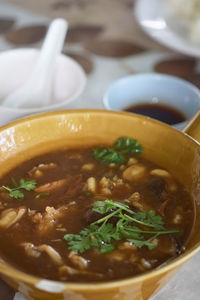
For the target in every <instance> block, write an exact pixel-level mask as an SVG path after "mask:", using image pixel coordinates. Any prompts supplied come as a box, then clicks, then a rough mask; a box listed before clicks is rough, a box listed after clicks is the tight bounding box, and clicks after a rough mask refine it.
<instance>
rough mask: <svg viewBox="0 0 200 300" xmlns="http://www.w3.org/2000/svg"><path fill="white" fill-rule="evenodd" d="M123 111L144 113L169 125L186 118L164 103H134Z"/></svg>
mask: <svg viewBox="0 0 200 300" xmlns="http://www.w3.org/2000/svg"><path fill="white" fill-rule="evenodd" d="M125 111H128V112H132V113H136V114H140V115H144V116H147V117H150V118H153V119H156V120H159V121H162V122H164V123H167V124H169V125H174V124H177V123H180V122H183V121H185V120H186V118H185V116H184V115H183V114H182V113H181V112H180V111H178V110H177V109H175V108H173V107H170V106H167V105H164V104H153V103H152V104H149V103H143V104H136V105H132V106H130V107H128V108H126V109H125Z"/></svg>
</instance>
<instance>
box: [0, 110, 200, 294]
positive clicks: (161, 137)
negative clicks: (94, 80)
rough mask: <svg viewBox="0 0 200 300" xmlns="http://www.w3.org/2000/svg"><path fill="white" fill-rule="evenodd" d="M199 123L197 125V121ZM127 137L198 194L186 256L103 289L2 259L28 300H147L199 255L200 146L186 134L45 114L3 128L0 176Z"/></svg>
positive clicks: (128, 117)
mask: <svg viewBox="0 0 200 300" xmlns="http://www.w3.org/2000/svg"><path fill="white" fill-rule="evenodd" d="M195 124H197V125H198V122H196V123H195ZM190 128H191V127H190ZM195 128H197V127H195ZM195 128H194V126H193V129H192V132H193V133H194V134H195V136H196V137H198V135H197V129H196V130H195ZM188 131H189V128H188ZM124 135H125V136H130V137H133V138H135V139H137V140H139V142H140V143H141V144H142V145H143V146H144V154H143V155H144V156H145V157H147V158H148V159H150V160H152V161H153V162H155V163H157V164H159V165H160V166H161V167H163V168H167V169H168V170H170V171H171V172H172V173H173V174H174V175H175V176H176V177H177V178H178V180H179V181H180V182H181V183H182V184H184V185H185V187H186V188H187V189H188V191H189V192H190V193H191V194H192V195H193V198H194V200H195V201H196V205H197V214H196V218H195V220H194V233H193V236H192V238H191V240H190V243H189V245H188V248H187V251H186V252H185V253H184V254H183V255H181V256H180V257H178V258H177V259H174V261H173V262H171V263H169V264H167V265H165V266H163V267H162V268H160V269H157V270H154V271H151V272H148V273H146V274H144V275H140V276H136V277H133V278H130V279H125V280H120V281H115V282H109V283H106V282H105V283H98V284H94V283H91V284H80V283H77V284H75V283H66V284H65V283H61V282H55V281H50V280H44V279H42V278H37V277H34V276H32V275H30V274H25V273H23V272H21V271H19V270H17V269H15V268H13V267H12V266H9V265H8V264H6V263H5V262H4V261H3V260H2V259H1V260H0V273H1V276H2V278H3V279H4V280H6V281H7V282H8V283H9V284H10V285H11V286H12V287H14V288H15V289H16V290H19V291H20V292H22V293H23V294H24V295H25V296H26V297H27V298H28V299H43V300H46V299H56V300H59V299H70V300H116V299H118V300H129V299H130V300H141V299H143V300H144V299H148V298H149V297H150V296H151V295H153V294H154V293H156V292H157V291H158V290H159V289H160V288H161V287H163V286H164V285H165V284H166V283H167V282H168V280H169V279H170V278H171V277H172V276H173V275H174V274H175V273H176V272H177V270H178V268H179V267H180V266H181V265H182V264H183V263H185V262H186V261H187V260H188V259H189V258H191V257H192V256H193V255H194V254H195V253H196V252H197V251H198V250H200V231H199V232H198V230H197V228H198V224H199V220H200V217H199V215H198V210H199V206H200V200H199V199H200V187H199V182H198V179H199V175H200V146H199V144H198V143H197V142H196V141H195V140H193V139H192V138H190V137H189V136H187V135H186V134H184V133H182V132H180V131H178V130H175V129H173V128H172V127H170V126H167V125H165V124H163V123H160V122H157V121H154V120H151V119H149V118H147V117H142V116H138V115H133V114H128V113H122V112H111V111H95V110H82V111H61V112H53V113H46V114H42V115H38V116H35V117H30V118H26V119H22V120H19V121H16V122H14V123H11V124H10V125H7V126H4V127H2V128H1V129H0V144H1V146H0V170H1V174H0V176H3V175H4V174H5V173H6V172H8V171H9V170H10V169H12V168H13V167H15V166H17V165H18V164H20V163H22V162H23V161H24V160H27V159H30V158H32V157H34V156H36V155H39V154H42V153H45V152H49V151H51V150H52V151H53V150H56V149H61V148H62V147H81V146H82V145H95V144H99V143H109V144H112V143H113V142H114V141H115V140H116V139H117V138H118V137H120V136H124Z"/></svg>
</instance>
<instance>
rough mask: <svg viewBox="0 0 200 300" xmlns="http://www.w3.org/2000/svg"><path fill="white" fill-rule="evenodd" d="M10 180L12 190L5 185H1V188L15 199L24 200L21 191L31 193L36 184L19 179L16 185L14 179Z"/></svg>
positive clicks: (34, 181) (33, 181) (32, 181)
mask: <svg viewBox="0 0 200 300" xmlns="http://www.w3.org/2000/svg"><path fill="white" fill-rule="evenodd" d="M11 180H12V183H13V185H14V187H13V188H11V187H9V186H5V185H3V186H2V187H3V188H4V189H5V190H7V191H8V192H9V196H10V197H12V198H15V199H23V198H24V193H23V190H25V191H32V190H34V189H35V187H36V184H37V183H36V180H25V179H23V178H21V179H20V180H19V183H18V184H17V182H16V181H15V179H14V178H12V179H11Z"/></svg>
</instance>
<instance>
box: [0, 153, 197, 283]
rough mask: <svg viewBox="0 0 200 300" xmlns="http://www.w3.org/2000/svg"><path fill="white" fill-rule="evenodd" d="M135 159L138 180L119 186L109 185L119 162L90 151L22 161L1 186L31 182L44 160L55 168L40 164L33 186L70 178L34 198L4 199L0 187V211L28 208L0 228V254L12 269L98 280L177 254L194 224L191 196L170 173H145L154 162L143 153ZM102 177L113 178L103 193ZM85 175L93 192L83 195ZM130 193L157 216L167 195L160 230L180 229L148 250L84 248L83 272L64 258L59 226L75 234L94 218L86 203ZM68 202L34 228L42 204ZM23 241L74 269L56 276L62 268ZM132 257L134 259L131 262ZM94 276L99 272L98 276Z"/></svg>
mask: <svg viewBox="0 0 200 300" xmlns="http://www.w3.org/2000/svg"><path fill="white" fill-rule="evenodd" d="M137 160H138V162H139V163H140V164H142V165H144V166H145V168H146V172H145V175H144V177H143V179H142V180H139V181H137V180H136V181H134V182H132V183H130V182H125V184H122V185H119V186H115V185H114V184H113V182H114V181H113V180H114V179H113V178H114V176H117V177H118V179H121V178H122V174H123V170H121V169H120V166H109V165H105V164H102V163H100V162H98V161H96V160H95V159H94V157H93V155H92V149H82V150H79V149H77V150H76V149H75V150H68V151H65V152H59V153H49V154H46V155H43V156H41V157H36V158H35V159H32V160H30V161H27V162H25V163H24V164H22V165H21V166H20V167H18V168H16V169H14V170H12V171H11V172H10V173H9V174H7V176H5V178H3V179H2V180H1V182H0V186H2V185H7V186H11V185H12V182H11V177H13V178H15V180H16V181H17V182H18V181H19V179H20V178H25V179H26V180H28V179H29V180H30V178H33V177H34V176H35V175H34V174H36V173H34V172H30V170H31V169H33V168H34V167H35V166H38V165H40V164H44V165H48V166H49V163H55V164H56V167H51V168H47V169H45V168H44V169H42V168H41V170H42V176H40V177H37V178H36V179H37V186H41V185H43V184H46V183H48V182H52V181H56V180H59V179H62V178H66V177H67V178H68V177H72V178H73V180H72V182H71V185H70V186H69V187H68V188H67V190H66V188H63V187H61V188H59V189H57V190H56V191H54V192H50V194H48V195H41V196H40V197H38V198H37V196H36V193H35V192H34V191H30V192H25V193H24V194H25V197H24V199H21V200H17V199H14V198H9V199H8V200H6V197H5V191H4V189H2V188H1V189H0V203H1V209H0V211H1V212H3V211H4V210H5V209H8V208H17V207H22V206H24V207H27V208H29V211H27V212H26V214H25V215H24V216H23V217H22V218H21V219H20V220H19V221H18V222H16V223H15V224H14V225H12V226H10V227H9V228H8V229H5V228H0V245H1V247H0V253H1V255H2V257H3V258H4V259H5V260H7V261H8V262H9V263H10V264H12V265H14V266H16V267H17V268H19V269H21V270H23V271H25V272H27V273H31V274H34V275H37V276H40V277H44V278H48V279H53V280H61V281H71V282H94V281H95V282H97V281H109V280H116V279H121V278H127V277H131V276H134V275H138V274H141V273H144V272H147V271H149V270H151V269H153V268H157V267H158V266H160V265H161V264H163V263H165V262H167V261H168V260H171V259H172V258H174V257H176V256H177V255H179V254H180V253H181V252H182V251H183V248H184V246H185V243H186V241H187V239H188V236H189V234H190V232H191V228H192V224H193V217H194V211H193V205H192V201H191V197H190V195H189V194H188V192H187V191H186V190H185V188H184V187H183V186H182V185H181V184H180V183H179V182H177V180H176V179H174V178H173V176H171V175H170V176H169V177H167V178H162V177H159V176H153V175H150V172H151V170H154V169H157V168H158V166H156V165H155V164H153V163H151V162H150V161H147V160H145V159H144V158H142V157H137ZM88 163H90V164H93V166H94V168H93V169H92V170H89V171H88V170H87V171H85V170H83V169H82V166H83V165H84V164H88ZM125 168H126V166H125ZM79 174H81V176H82V178H81V182H78V181H77V180H78V179H77V178H78V177H76V176H77V175H79ZM40 175H41V174H40ZM105 176H106V178H110V179H111V182H112V184H111V183H110V186H112V188H110V191H111V194H110V195H107V194H105V193H104V192H103V189H102V186H101V185H100V182H101V180H102V177H105ZM89 177H95V178H96V182H97V191H96V193H95V194H92V193H90V195H88V193H87V186H86V181H87V179H88V178H89ZM76 181H77V184H76ZM74 189H75V190H74ZM170 189H171V191H170ZM134 192H138V193H139V194H140V197H141V199H140V203H141V204H142V205H143V206H144V208H146V209H148V210H149V209H153V210H155V211H156V212H157V214H159V211H160V208H161V206H162V205H163V203H164V202H165V201H166V199H169V200H170V201H169V203H167V205H166V208H165V209H164V221H165V228H166V229H179V230H180V232H179V233H177V234H175V235H170V236H162V237H160V238H159V239H158V246H157V247H156V248H155V249H153V250H151V251H150V250H149V249H148V248H147V247H142V248H141V249H138V248H136V249H125V250H123V251H122V250H120V249H119V245H117V246H116V250H114V251H113V252H111V253H106V254H99V253H98V251H97V250H95V249H91V250H88V251H86V252H84V253H82V254H80V255H81V257H82V258H84V259H85V260H86V261H87V263H88V266H87V268H86V270H85V271H86V273H84V272H83V273H82V271H81V270H80V268H79V267H78V266H77V265H76V264H74V262H72V260H71V259H70V258H69V253H70V251H69V250H68V247H67V242H66V241H65V240H64V239H63V236H64V235H65V234H66V232H65V231H60V228H66V229H67V233H79V232H80V230H82V229H83V228H84V227H86V226H87V225H88V224H89V223H91V222H92V218H93V217H94V216H93V214H91V207H92V204H93V203H94V201H97V200H100V199H101V200H105V199H108V198H109V199H113V200H114V201H122V202H123V201H124V199H129V197H130V196H131V195H132V194H133V193H134ZM183 199H184V201H183ZM74 202H75V205H74V204H73V203H74ZM69 203H72V204H71V206H69V207H68V209H67V210H66V211H64V214H63V215H62V216H60V217H58V218H57V219H55V220H51V221H50V220H48V225H49V224H50V223H51V224H52V227H50V230H47V232H45V231H39V227H38V226H39V225H38V224H39V223H37V222H36V219H37V218H35V215H36V214H40V213H41V214H42V216H43V218H44V212H45V209H46V207H47V206H49V207H54V208H55V209H59V208H60V207H61V206H63V205H68V204H69ZM136 209H137V208H136ZM177 216H178V218H180V220H179V222H175V221H174V220H175V218H176V217H177ZM33 218H35V219H34V220H35V221H33ZM0 219H1V218H0ZM25 242H28V243H31V244H33V245H35V246H40V245H44V244H47V245H50V246H51V247H53V248H54V250H56V251H57V252H58V253H59V254H60V256H61V257H62V261H63V263H62V265H68V266H70V267H71V268H73V269H76V270H78V272H77V273H76V274H71V275H69V274H65V272H64V273H63V274H61V273H62V272H61V271H59V270H60V268H61V266H60V265H58V264H56V263H54V261H53V260H52V259H51V258H50V257H49V255H47V254H46V253H45V252H42V253H41V254H40V255H39V257H33V256H31V255H28V254H27V252H26V251H25V248H24V247H23V246H22V244H23V243H25ZM120 245H121V244H120ZM135 258H136V261H134V260H135ZM146 262H147V263H146ZM145 264H146V265H145ZM87 272H88V273H87ZM99 274H101V275H100V276H99Z"/></svg>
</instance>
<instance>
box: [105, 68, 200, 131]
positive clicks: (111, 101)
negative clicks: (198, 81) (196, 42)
mask: <svg viewBox="0 0 200 300" xmlns="http://www.w3.org/2000/svg"><path fill="white" fill-rule="evenodd" d="M155 102H156V103H159V104H163V105H167V106H170V107H172V108H175V109H176V110H178V111H180V112H181V113H182V114H183V115H184V116H185V117H186V121H185V122H181V123H178V124H175V125H174V127H176V128H178V129H183V128H184V126H185V125H186V124H187V122H188V121H189V120H190V119H191V117H192V116H193V115H194V114H195V112H196V111H197V110H198V109H199V108H200V91H199V89H198V88H197V87H196V86H194V85H193V84H191V83H189V82H187V81H186V80H183V79H180V78H177V77H174V76H169V75H164V74H156V73H144V74H137V75H130V76H127V77H123V78H121V79H119V80H117V81H115V82H114V83H112V84H111V85H110V86H109V88H108V89H107V91H106V93H105V95H104V97H103V103H104V106H105V108H106V109H110V110H125V109H127V108H128V107H130V106H132V105H134V104H142V103H155Z"/></svg>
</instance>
